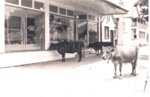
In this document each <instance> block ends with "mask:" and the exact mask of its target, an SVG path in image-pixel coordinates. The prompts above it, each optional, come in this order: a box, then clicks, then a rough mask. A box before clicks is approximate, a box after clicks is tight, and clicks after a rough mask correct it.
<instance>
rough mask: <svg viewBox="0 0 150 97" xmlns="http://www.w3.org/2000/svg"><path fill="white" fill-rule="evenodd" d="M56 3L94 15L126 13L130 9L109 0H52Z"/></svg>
mask: <svg viewBox="0 0 150 97" xmlns="http://www.w3.org/2000/svg"><path fill="white" fill-rule="evenodd" d="M51 1H53V2H56V3H61V4H63V5H67V6H71V7H73V8H74V9H75V10H77V11H80V12H84V13H89V14H94V15H111V14H126V13H127V12H128V11H127V10H126V9H123V8H121V7H120V6H118V5H116V4H114V3H111V2H110V1H107V0H51Z"/></svg>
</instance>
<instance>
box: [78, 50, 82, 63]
mask: <svg viewBox="0 0 150 97" xmlns="http://www.w3.org/2000/svg"><path fill="white" fill-rule="evenodd" d="M77 53H78V55H79V60H78V62H80V61H81V60H82V51H79V52H77Z"/></svg>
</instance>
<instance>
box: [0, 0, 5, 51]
mask: <svg viewBox="0 0 150 97" xmlns="http://www.w3.org/2000/svg"><path fill="white" fill-rule="evenodd" d="M0 6H1V8H0V12H1V18H0V53H3V52H5V29H4V20H5V19H4V16H5V0H2V1H1V3H0Z"/></svg>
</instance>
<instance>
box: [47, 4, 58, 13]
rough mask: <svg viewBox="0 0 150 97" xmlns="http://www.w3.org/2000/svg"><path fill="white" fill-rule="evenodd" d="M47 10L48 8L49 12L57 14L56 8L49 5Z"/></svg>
mask: <svg viewBox="0 0 150 97" xmlns="http://www.w3.org/2000/svg"><path fill="white" fill-rule="evenodd" d="M49 8H50V12H54V13H58V7H57V6H54V5H50V6H49Z"/></svg>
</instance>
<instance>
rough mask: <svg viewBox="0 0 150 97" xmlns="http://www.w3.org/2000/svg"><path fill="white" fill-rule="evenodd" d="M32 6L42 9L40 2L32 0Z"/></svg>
mask: <svg viewBox="0 0 150 97" xmlns="http://www.w3.org/2000/svg"><path fill="white" fill-rule="evenodd" d="M34 8H35V9H44V4H43V3H41V2H37V1H34Z"/></svg>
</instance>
